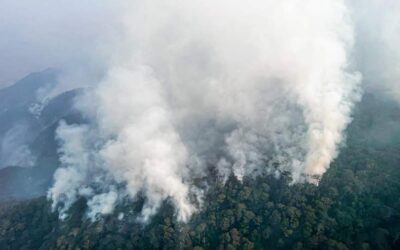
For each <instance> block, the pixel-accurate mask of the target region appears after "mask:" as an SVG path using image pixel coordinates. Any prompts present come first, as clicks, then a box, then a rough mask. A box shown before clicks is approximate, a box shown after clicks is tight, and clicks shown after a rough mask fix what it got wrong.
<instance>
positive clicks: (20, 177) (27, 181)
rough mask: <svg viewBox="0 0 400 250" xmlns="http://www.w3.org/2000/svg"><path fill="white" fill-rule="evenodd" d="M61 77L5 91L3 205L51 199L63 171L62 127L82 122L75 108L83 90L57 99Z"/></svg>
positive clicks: (49, 75)
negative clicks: (52, 187)
mask: <svg viewBox="0 0 400 250" xmlns="http://www.w3.org/2000/svg"><path fill="white" fill-rule="evenodd" d="M59 76H60V72H59V71H58V70H55V69H47V70H44V71H41V72H36V73H32V74H29V75H28V76H26V77H25V78H23V79H21V80H19V81H17V82H16V83H15V84H13V85H11V86H9V87H6V88H3V89H0V201H6V200H20V199H26V198H32V197H37V196H41V195H43V194H45V192H46V190H47V189H48V187H49V186H50V185H51V182H52V176H53V174H54V171H55V169H57V167H58V166H59V161H58V155H57V142H56V141H55V131H56V128H57V126H58V123H59V121H60V120H66V121H67V122H75V123H79V122H80V121H81V120H82V118H81V117H80V115H79V113H78V112H77V111H76V110H75V109H74V105H73V100H74V98H75V97H76V96H77V95H78V94H79V93H81V92H82V89H74V90H70V91H67V92H62V93H61V94H57V95H55V96H54V95H52V91H53V90H54V89H55V88H56V87H57V85H58V83H59V81H58V78H59Z"/></svg>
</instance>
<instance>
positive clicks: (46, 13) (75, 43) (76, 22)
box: [0, 0, 114, 87]
mask: <svg viewBox="0 0 400 250" xmlns="http://www.w3.org/2000/svg"><path fill="white" fill-rule="evenodd" d="M112 2H113V4H111V1H109V2H108V3H107V1H96V0H84V1H81V0H57V1H54V0H41V1H30V0H18V1H15V0H0V87H1V86H5V85H8V84H11V83H13V82H14V81H15V80H18V79H20V78H21V77H23V76H25V75H26V74H28V73H30V72H32V71H38V70H42V69H45V68H47V67H60V68H75V69H81V68H82V67H89V68H90V69H94V68H96V67H97V66H98V60H96V58H97V57H98V56H99V55H100V54H101V53H99V52H98V51H97V50H99V49H100V48H97V47H96V46H97V44H98V42H97V41H98V40H99V39H105V36H104V34H109V33H110V32H106V30H110V29H112V25H113V24H112V22H111V20H114V18H112V15H113V14H112V13H113V6H114V1H112Z"/></svg>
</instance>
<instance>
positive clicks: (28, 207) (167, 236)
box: [0, 96, 400, 250]
mask: <svg viewBox="0 0 400 250" xmlns="http://www.w3.org/2000/svg"><path fill="white" fill-rule="evenodd" d="M392 106H394V105H393V104H390V103H389V104H387V103H376V100H375V99H374V97H372V96H366V97H365V98H364V100H363V105H360V107H359V108H358V109H357V110H356V111H355V112H356V120H355V121H354V122H353V123H352V125H351V126H350V128H349V131H348V135H349V136H348V138H347V146H346V147H344V148H343V149H342V151H341V154H340V156H339V157H338V159H337V160H336V161H335V162H334V163H333V164H332V166H331V168H330V169H329V171H328V172H327V173H326V174H325V175H324V177H323V178H322V179H321V182H320V184H319V186H314V185H311V184H295V185H290V181H291V179H290V175H289V174H287V173H283V174H282V176H281V178H279V179H277V178H274V177H272V176H268V175H265V176H259V177H257V178H251V179H250V178H245V179H244V180H243V181H242V182H239V181H238V180H237V179H235V178H234V177H233V176H232V177H230V178H229V179H228V181H227V182H226V183H225V184H224V185H223V184H222V183H220V182H218V181H217V180H216V178H215V179H214V180H213V179H212V177H210V183H213V184H212V185H211V187H210V189H209V190H208V191H207V194H206V197H205V198H204V204H203V207H202V209H201V210H200V212H199V213H197V214H195V215H194V216H193V217H192V219H191V221H189V222H188V223H186V224H184V223H179V222H177V221H176V216H175V214H174V213H175V211H174V208H173V207H172V205H171V204H170V203H169V202H168V201H166V202H165V203H164V204H163V206H162V207H161V209H160V212H159V213H158V214H157V215H156V216H155V217H154V218H153V219H152V220H151V221H150V222H149V223H148V224H146V225H143V224H141V223H139V222H138V221H137V214H138V211H140V207H141V203H142V201H143V200H140V199H139V200H138V201H136V202H134V203H133V204H132V203H126V204H123V205H121V206H120V207H118V208H117V209H116V211H115V214H114V215H110V216H106V217H103V218H101V219H100V220H99V221H97V222H94V223H92V222H90V221H89V220H88V219H86V218H85V213H84V211H85V207H86V205H85V201H84V200H80V201H78V202H77V203H76V204H75V206H74V207H72V208H71V211H70V214H71V217H70V218H68V219H67V220H66V221H64V222H61V221H59V220H58V219H57V215H56V214H54V213H51V212H50V211H49V203H48V202H47V201H46V200H45V199H44V198H41V199H37V200H33V201H31V202H25V203H21V204H15V205H8V206H7V207H3V208H1V212H0V249H197V250H200V249H400V195H399V193H400V139H399V138H400V133H399V131H398V130H397V128H396V126H400V109H398V108H391V109H390V110H388V107H392ZM395 121H399V123H397V124H396V123H395ZM395 124H396V125H395ZM392 126H394V127H392ZM382 127H384V128H385V129H386V131H381V130H379V128H382ZM378 131H379V134H377V133H378ZM387 133H390V135H388V134H387ZM121 212H123V213H124V215H125V216H124V218H123V219H122V220H118V214H119V213H121Z"/></svg>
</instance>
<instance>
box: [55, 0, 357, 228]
mask: <svg viewBox="0 0 400 250" xmlns="http://www.w3.org/2000/svg"><path fill="white" fill-rule="evenodd" d="M120 16H121V17H122V18H121V19H120V20H118V21H117V23H119V30H120V33H119V35H118V38H119V39H115V40H114V41H113V42H112V43H110V44H108V45H107V46H105V47H106V48H107V53H108V57H107V58H108V66H107V68H108V70H107V73H106V76H105V77H104V79H103V80H102V81H101V82H100V83H99V84H98V85H97V86H95V87H93V88H91V89H88V90H87V92H86V93H85V94H84V95H83V96H82V97H81V98H80V99H79V101H78V106H79V107H80V109H81V111H82V113H83V114H84V115H86V116H87V118H88V119H89V121H90V122H89V123H88V124H86V125H73V124H65V123H61V124H60V127H59V128H58V131H57V138H58V140H59V142H60V153H61V155H62V157H61V162H62V163H63V166H62V167H61V168H60V169H59V170H58V171H57V172H56V174H55V183H54V186H53V187H52V188H51V189H50V190H49V193H48V196H49V198H51V199H52V200H53V207H54V209H58V210H59V211H60V213H61V216H62V217H65V216H66V211H67V209H68V208H69V206H70V205H71V204H72V203H73V202H74V201H75V200H77V199H78V197H80V196H84V197H86V198H87V199H88V206H89V213H88V215H89V216H90V217H91V218H96V216H98V215H100V214H107V213H111V212H112V211H113V208H114V206H115V204H117V203H118V201H119V200H121V199H125V198H126V197H129V198H131V199H135V198H136V197H138V195H143V196H144V197H145V205H144V208H143V210H142V218H143V219H144V220H146V219H148V218H149V217H150V216H152V215H153V214H154V213H155V212H156V211H157V209H158V208H159V207H160V205H161V203H162V202H163V201H164V200H165V199H170V200H171V202H173V204H174V205H175V206H176V208H177V214H178V218H179V219H180V220H183V221H185V220H187V219H188V218H189V217H190V216H191V215H192V214H193V213H194V212H195V211H196V210H197V209H198V206H197V205H194V204H199V202H198V201H195V200H194V199H196V198H197V199H199V201H200V203H201V193H202V191H201V189H200V188H199V187H196V186H195V185H194V184H193V181H194V180H195V179H201V177H204V175H206V169H207V167H208V166H213V167H216V168H217V170H218V174H219V175H220V178H221V179H226V178H227V177H228V176H229V175H230V174H234V175H236V176H237V177H238V178H239V179H240V178H242V177H243V176H246V175H256V174H258V173H271V174H276V175H279V174H280V173H282V172H283V171H289V172H290V173H291V174H292V178H293V182H294V183H295V182H312V183H317V182H318V178H319V177H320V176H321V175H322V174H324V172H325V171H326V170H327V169H328V168H329V165H330V163H331V162H332V160H334V159H335V157H336V156H337V154H338V148H339V146H340V145H341V143H342V142H343V137H344V135H343V132H344V130H345V129H346V126H347V125H348V124H349V122H350V121H351V110H352V107H353V105H354V103H355V102H356V101H357V99H358V98H359V83H360V76H359V74H358V73H357V72H355V71H354V70H352V68H354V67H352V66H353V65H350V61H349V52H350V51H351V49H352V47H353V43H354V31H353V24H352V21H351V18H350V14H349V11H348V8H347V6H346V5H345V1H344V0H310V1H307V2H304V1H299V0H280V1H276V0H255V1H251V2H247V3H245V2H243V1H238V0H233V1H232V0H231V1H227V0H221V1H211V0H205V1H204V0H203V1H200V0H193V1H184V0H171V1H159V0H148V1H133V2H132V3H130V4H123V5H121V14H120Z"/></svg>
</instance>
